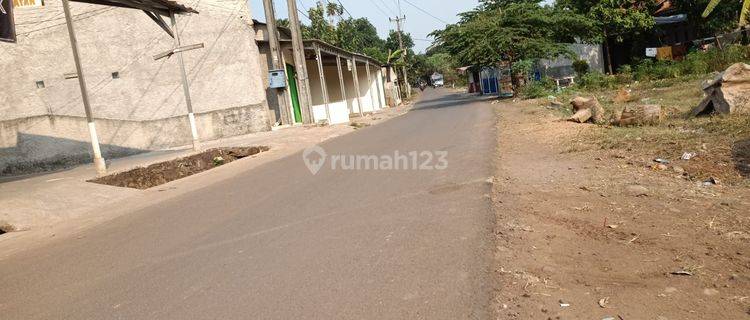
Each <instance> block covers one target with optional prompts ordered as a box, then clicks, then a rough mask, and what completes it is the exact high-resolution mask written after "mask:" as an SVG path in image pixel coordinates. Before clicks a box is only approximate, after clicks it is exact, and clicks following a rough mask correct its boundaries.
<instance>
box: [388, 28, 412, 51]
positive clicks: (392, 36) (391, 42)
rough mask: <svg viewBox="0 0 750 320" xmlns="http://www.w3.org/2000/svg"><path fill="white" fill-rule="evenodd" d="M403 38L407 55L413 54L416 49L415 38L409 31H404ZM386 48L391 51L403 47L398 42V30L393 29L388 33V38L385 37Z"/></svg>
mask: <svg viewBox="0 0 750 320" xmlns="http://www.w3.org/2000/svg"><path fill="white" fill-rule="evenodd" d="M401 39H402V41H403V42H404V48H405V49H406V55H407V56H413V55H414V50H413V48H414V40H413V39H412V37H411V34H410V33H408V32H402V33H401ZM385 49H386V50H390V51H391V52H393V51H396V50H399V49H401V47H400V46H399V43H398V32H396V30H391V31H390V32H389V33H388V38H387V39H385Z"/></svg>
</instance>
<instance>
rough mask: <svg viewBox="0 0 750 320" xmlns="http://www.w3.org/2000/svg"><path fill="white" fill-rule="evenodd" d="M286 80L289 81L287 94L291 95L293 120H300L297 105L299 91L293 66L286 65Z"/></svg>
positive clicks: (300, 116)
mask: <svg viewBox="0 0 750 320" xmlns="http://www.w3.org/2000/svg"><path fill="white" fill-rule="evenodd" d="M286 74H287V80H288V81H287V82H289V95H290V96H291V97H292V109H294V122H302V110H301V109H300V107H299V93H298V92H297V72H295V71H294V67H293V66H291V65H289V64H287V65H286Z"/></svg>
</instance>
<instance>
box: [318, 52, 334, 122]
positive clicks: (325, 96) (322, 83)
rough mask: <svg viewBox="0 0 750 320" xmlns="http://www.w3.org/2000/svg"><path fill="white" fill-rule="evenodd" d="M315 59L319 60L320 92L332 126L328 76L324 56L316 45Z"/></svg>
mask: <svg viewBox="0 0 750 320" xmlns="http://www.w3.org/2000/svg"><path fill="white" fill-rule="evenodd" d="M315 58H316V59H317V60H318V74H319V75H320V91H321V93H322V94H323V103H324V104H325V106H326V119H328V124H331V110H330V109H329V107H328V103H329V101H328V86H327V85H326V76H325V74H324V71H323V55H321V54H320V47H319V46H318V45H315Z"/></svg>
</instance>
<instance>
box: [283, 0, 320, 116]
mask: <svg viewBox="0 0 750 320" xmlns="http://www.w3.org/2000/svg"><path fill="white" fill-rule="evenodd" d="M286 3H287V8H288V9H289V29H290V30H291V31H292V50H293V51H294V65H295V66H296V69H297V78H298V80H299V83H298V84H297V91H299V93H300V94H299V96H300V97H301V98H302V99H300V101H299V102H300V106H301V107H302V122H304V123H312V122H314V120H313V117H312V96H311V95H310V79H309V78H308V73H307V64H306V62H305V46H304V43H303V42H302V29H301V27H300V23H299V15H297V0H287V2H286Z"/></svg>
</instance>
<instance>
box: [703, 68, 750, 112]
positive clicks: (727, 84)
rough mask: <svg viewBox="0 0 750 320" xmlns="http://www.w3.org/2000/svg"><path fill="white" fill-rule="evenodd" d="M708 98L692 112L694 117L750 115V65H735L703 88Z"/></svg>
mask: <svg viewBox="0 0 750 320" xmlns="http://www.w3.org/2000/svg"><path fill="white" fill-rule="evenodd" d="M703 91H704V92H705V93H706V98H704V99H703V101H701V103H700V104H699V105H698V106H697V107H695V108H694V109H693V111H692V115H693V116H699V115H708V114H712V113H721V114H734V113H738V114H748V113H750V65H748V64H745V63H735V64H733V65H731V66H730V67H729V68H727V70H725V71H724V72H722V73H721V74H719V76H717V77H716V79H714V80H713V81H711V82H709V83H707V84H706V85H704V86H703Z"/></svg>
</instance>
